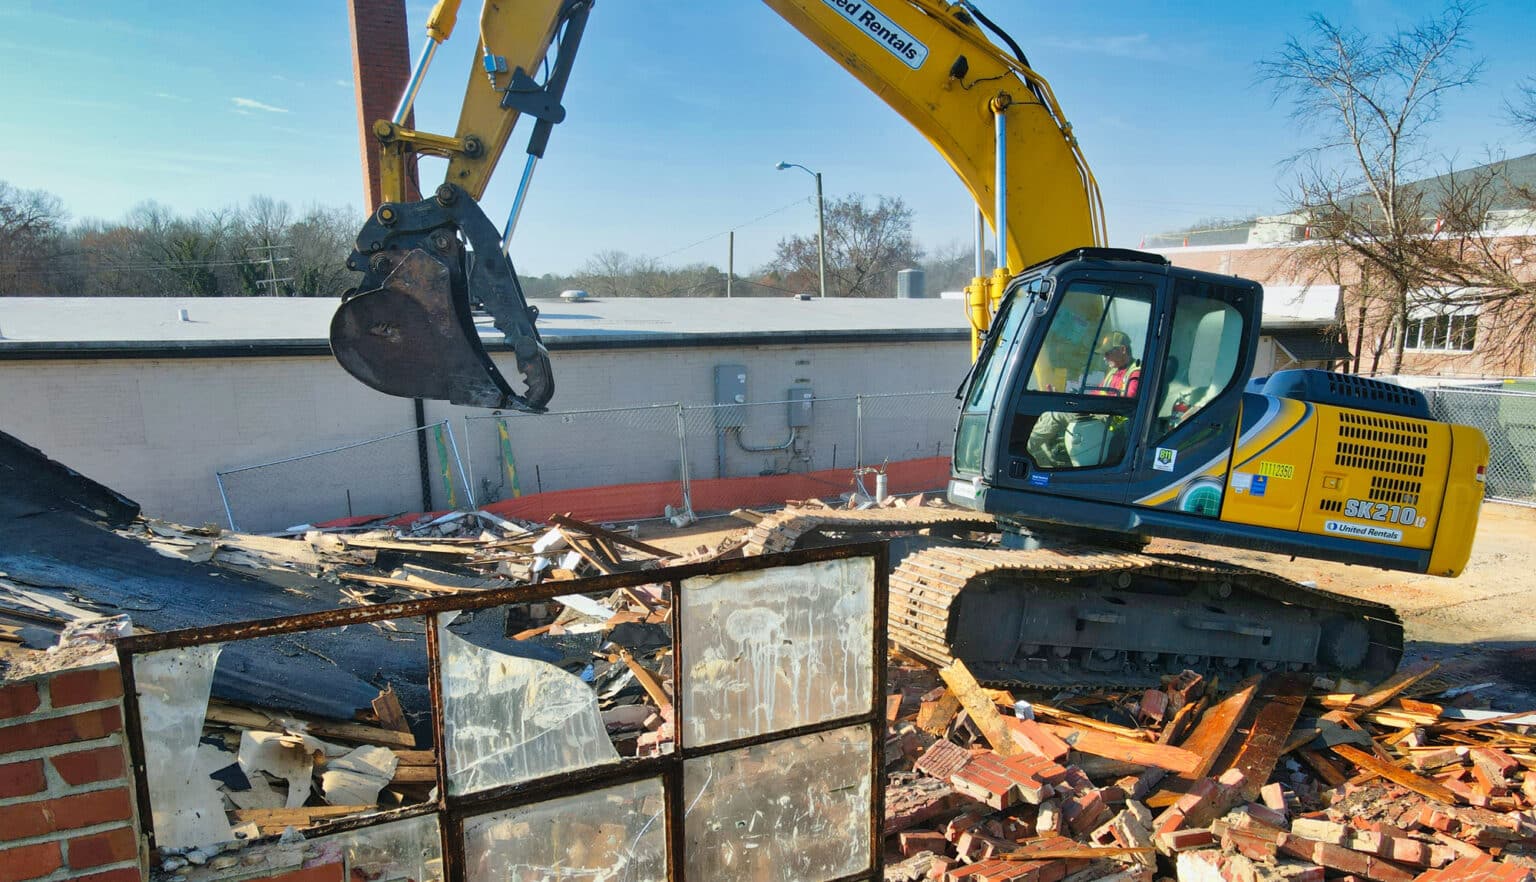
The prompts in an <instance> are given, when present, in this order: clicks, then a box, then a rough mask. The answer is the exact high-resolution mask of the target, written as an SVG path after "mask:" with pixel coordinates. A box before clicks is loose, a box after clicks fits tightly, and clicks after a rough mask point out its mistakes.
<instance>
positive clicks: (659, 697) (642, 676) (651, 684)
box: [619, 649, 672, 708]
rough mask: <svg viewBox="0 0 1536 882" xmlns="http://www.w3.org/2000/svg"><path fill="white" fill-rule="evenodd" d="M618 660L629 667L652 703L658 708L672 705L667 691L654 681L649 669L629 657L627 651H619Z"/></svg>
mask: <svg viewBox="0 0 1536 882" xmlns="http://www.w3.org/2000/svg"><path fill="white" fill-rule="evenodd" d="M619 658H621V659H623V660H624V664H625V665H627V666H628V667H629V670H630V673H632V674H634V675H635V680H636V681H637V682H639V684H640V688H642V689H644V690H645V694H646V695H649V696H650V697H651V702H652V703H654V704H655V705H656V706H657V707H658V708H662V707H666V706H667V705H669V704H671V703H672V698H671V696H669V695H667V691H666V690H665V689H663V688H661V683H660V682H659V681H658V680H657V679H656V675H655V674H653V673H651V671H650V669H649V668H647V667H646V666H645V665H642V664H640V663H639V662H637V661H635V657H634V656H633V655H630V652H629V650H627V649H625V650H622V651H620V652H619Z"/></svg>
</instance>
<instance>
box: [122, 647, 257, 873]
mask: <svg viewBox="0 0 1536 882" xmlns="http://www.w3.org/2000/svg"><path fill="white" fill-rule="evenodd" d="M222 648H223V646H222V644H217V643H210V644H207V645H204V646H189V647H187V648H185V649H168V650H165V651H163V652H151V653H145V654H143V655H136V656H134V658H133V677H134V681H135V683H136V686H137V690H138V698H139V729H140V731H141V732H142V733H143V736H144V768H145V780H146V781H147V782H148V784H149V802H150V807H151V809H152V811H153V816H154V825H155V844H156V845H158V846H159V847H160V848H189V847H193V846H198V845H208V844H210V843H215V842H227V841H229V840H231V839H234V838H235V837H234V834H233V833H231V832H230V828H229V822H228V821H226V820H225V819H224V800H223V797H222V796H220V795H219V790H218V782H216V781H214V780H213V779H212V778H209V777H208V774H209V772H210V771H213V769H210V768H208V765H209V764H208V763H207V762H205V761H200V760H201V759H202V756H203V754H202V753H200V752H199V749H198V741H199V740H200V739H201V738H202V737H203V717H204V716H206V715H207V713H208V694H209V691H210V690H211V689H212V688H213V671H214V668H215V667H216V666H217V665H218V661H219V650H221V649H222Z"/></svg>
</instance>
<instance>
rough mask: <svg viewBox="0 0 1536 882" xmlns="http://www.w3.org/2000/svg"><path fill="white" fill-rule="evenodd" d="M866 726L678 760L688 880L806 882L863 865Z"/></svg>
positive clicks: (867, 823) (865, 850) (867, 760)
mask: <svg viewBox="0 0 1536 882" xmlns="http://www.w3.org/2000/svg"><path fill="white" fill-rule="evenodd" d="M870 750H871V745H870V741H869V729H868V727H865V726H854V727H850V728H847V729H836V730H834V731H831V732H822V733H819V734H816V735H806V736H803V737H800V738H791V739H787V740H784V741H775V742H772V743H770V744H764V745H759V746H756V747H748V748H743V749H740V750H731V751H726V752H725V753H720V754H716V755H714V756H709V757H702V758H699V759H692V760H688V761H687V762H686V763H685V764H684V766H683V791H684V794H685V796H684V800H685V804H686V805H687V806H688V814H687V817H686V819H685V820H684V822H683V826H684V832H685V834H686V835H687V841H688V846H687V871H688V874H687V875H688V878H689V879H710V880H734V879H741V880H752V882H816V880H819V879H835V878H838V877H840V876H846V875H848V874H850V873H856V872H858V871H860V870H864V869H867V868H868V867H869V865H870V860H871V858H870V854H869V840H870V828H871V825H872V824H873V823H874V821H873V819H871V818H870V795H871V787H872V786H873V782H872V780H871V764H870Z"/></svg>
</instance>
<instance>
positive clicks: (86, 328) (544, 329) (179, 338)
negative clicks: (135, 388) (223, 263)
mask: <svg viewBox="0 0 1536 882" xmlns="http://www.w3.org/2000/svg"><path fill="white" fill-rule="evenodd" d="M530 302H531V303H532V304H533V305H535V306H537V307H538V308H539V313H540V315H539V321H538V328H539V332H540V333H541V334H542V335H544V337H545V338H546V339H548V340H549V341H551V342H552V343H554V344H555V345H558V343H559V342H560V341H578V340H611V339H613V338H618V337H623V338H628V339H631V340H636V339H647V338H649V339H676V338H679V337H688V336H721V335H729V336H739V335H755V334H762V335H783V334H806V335H812V336H814V335H817V334H825V333H838V334H853V335H859V334H879V333H881V332H885V333H901V332H927V333H933V332H953V333H955V334H960V333H968V327H969V326H968V325H967V323H966V318H965V310H964V308H963V306H962V305H961V304H957V303H955V302H953V301H949V300H938V299H923V300H899V299H894V298H891V299H880V300H873V299H862V298H828V299H826V300H820V299H813V300H797V299H794V298H790V297H784V298H777V297H775V298H760V297H750V298H749V297H740V298H732V299H729V300H727V299H725V298H686V299H685V298H619V299H613V300H602V299H596V298H594V299H590V300H585V301H578V302H566V301H563V300H556V299H550V300H534V301H530ZM338 303H339V301H338V300H336V299H335V298H328V297H6V298H0V349H4V348H7V347H10V348H15V347H17V346H18V345H19V344H34V345H35V344H48V343H54V344H103V345H105V344H118V345H131V344H141V345H153V344H170V345H187V344H196V343H208V344H215V343H223V344H241V343H247V344H251V343H258V342H266V343H277V342H287V343H315V344H323V343H324V342H325V341H326V339H327V335H328V331H329V328H330V322H331V316H332V315H333V314H334V313H335V312H336V307H337V305H338ZM183 310H185V314H186V319H185V320H183V319H182V318H181V315H182V311H183ZM479 324H480V326H481V334H482V335H483V336H485V337H486V338H487V339H488V340H490V339H500V337H501V333H500V332H499V331H497V330H496V329H495V328H494V327H492V326H491V322H490V319H489V317H484V316H482V317H480V320H479Z"/></svg>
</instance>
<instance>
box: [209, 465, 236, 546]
mask: <svg viewBox="0 0 1536 882" xmlns="http://www.w3.org/2000/svg"><path fill="white" fill-rule="evenodd" d="M213 480H214V481H215V482H217V483H218V485H219V499H221V500H223V501H224V517H226V518H229V528H230V529H231V530H233V531H235V532H237V533H238V532H240V528H239V527H237V526H235V513H234V512H233V511H231V510H230V508H229V494H228V493H225V492H224V473H223V472H214V473H213Z"/></svg>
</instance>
